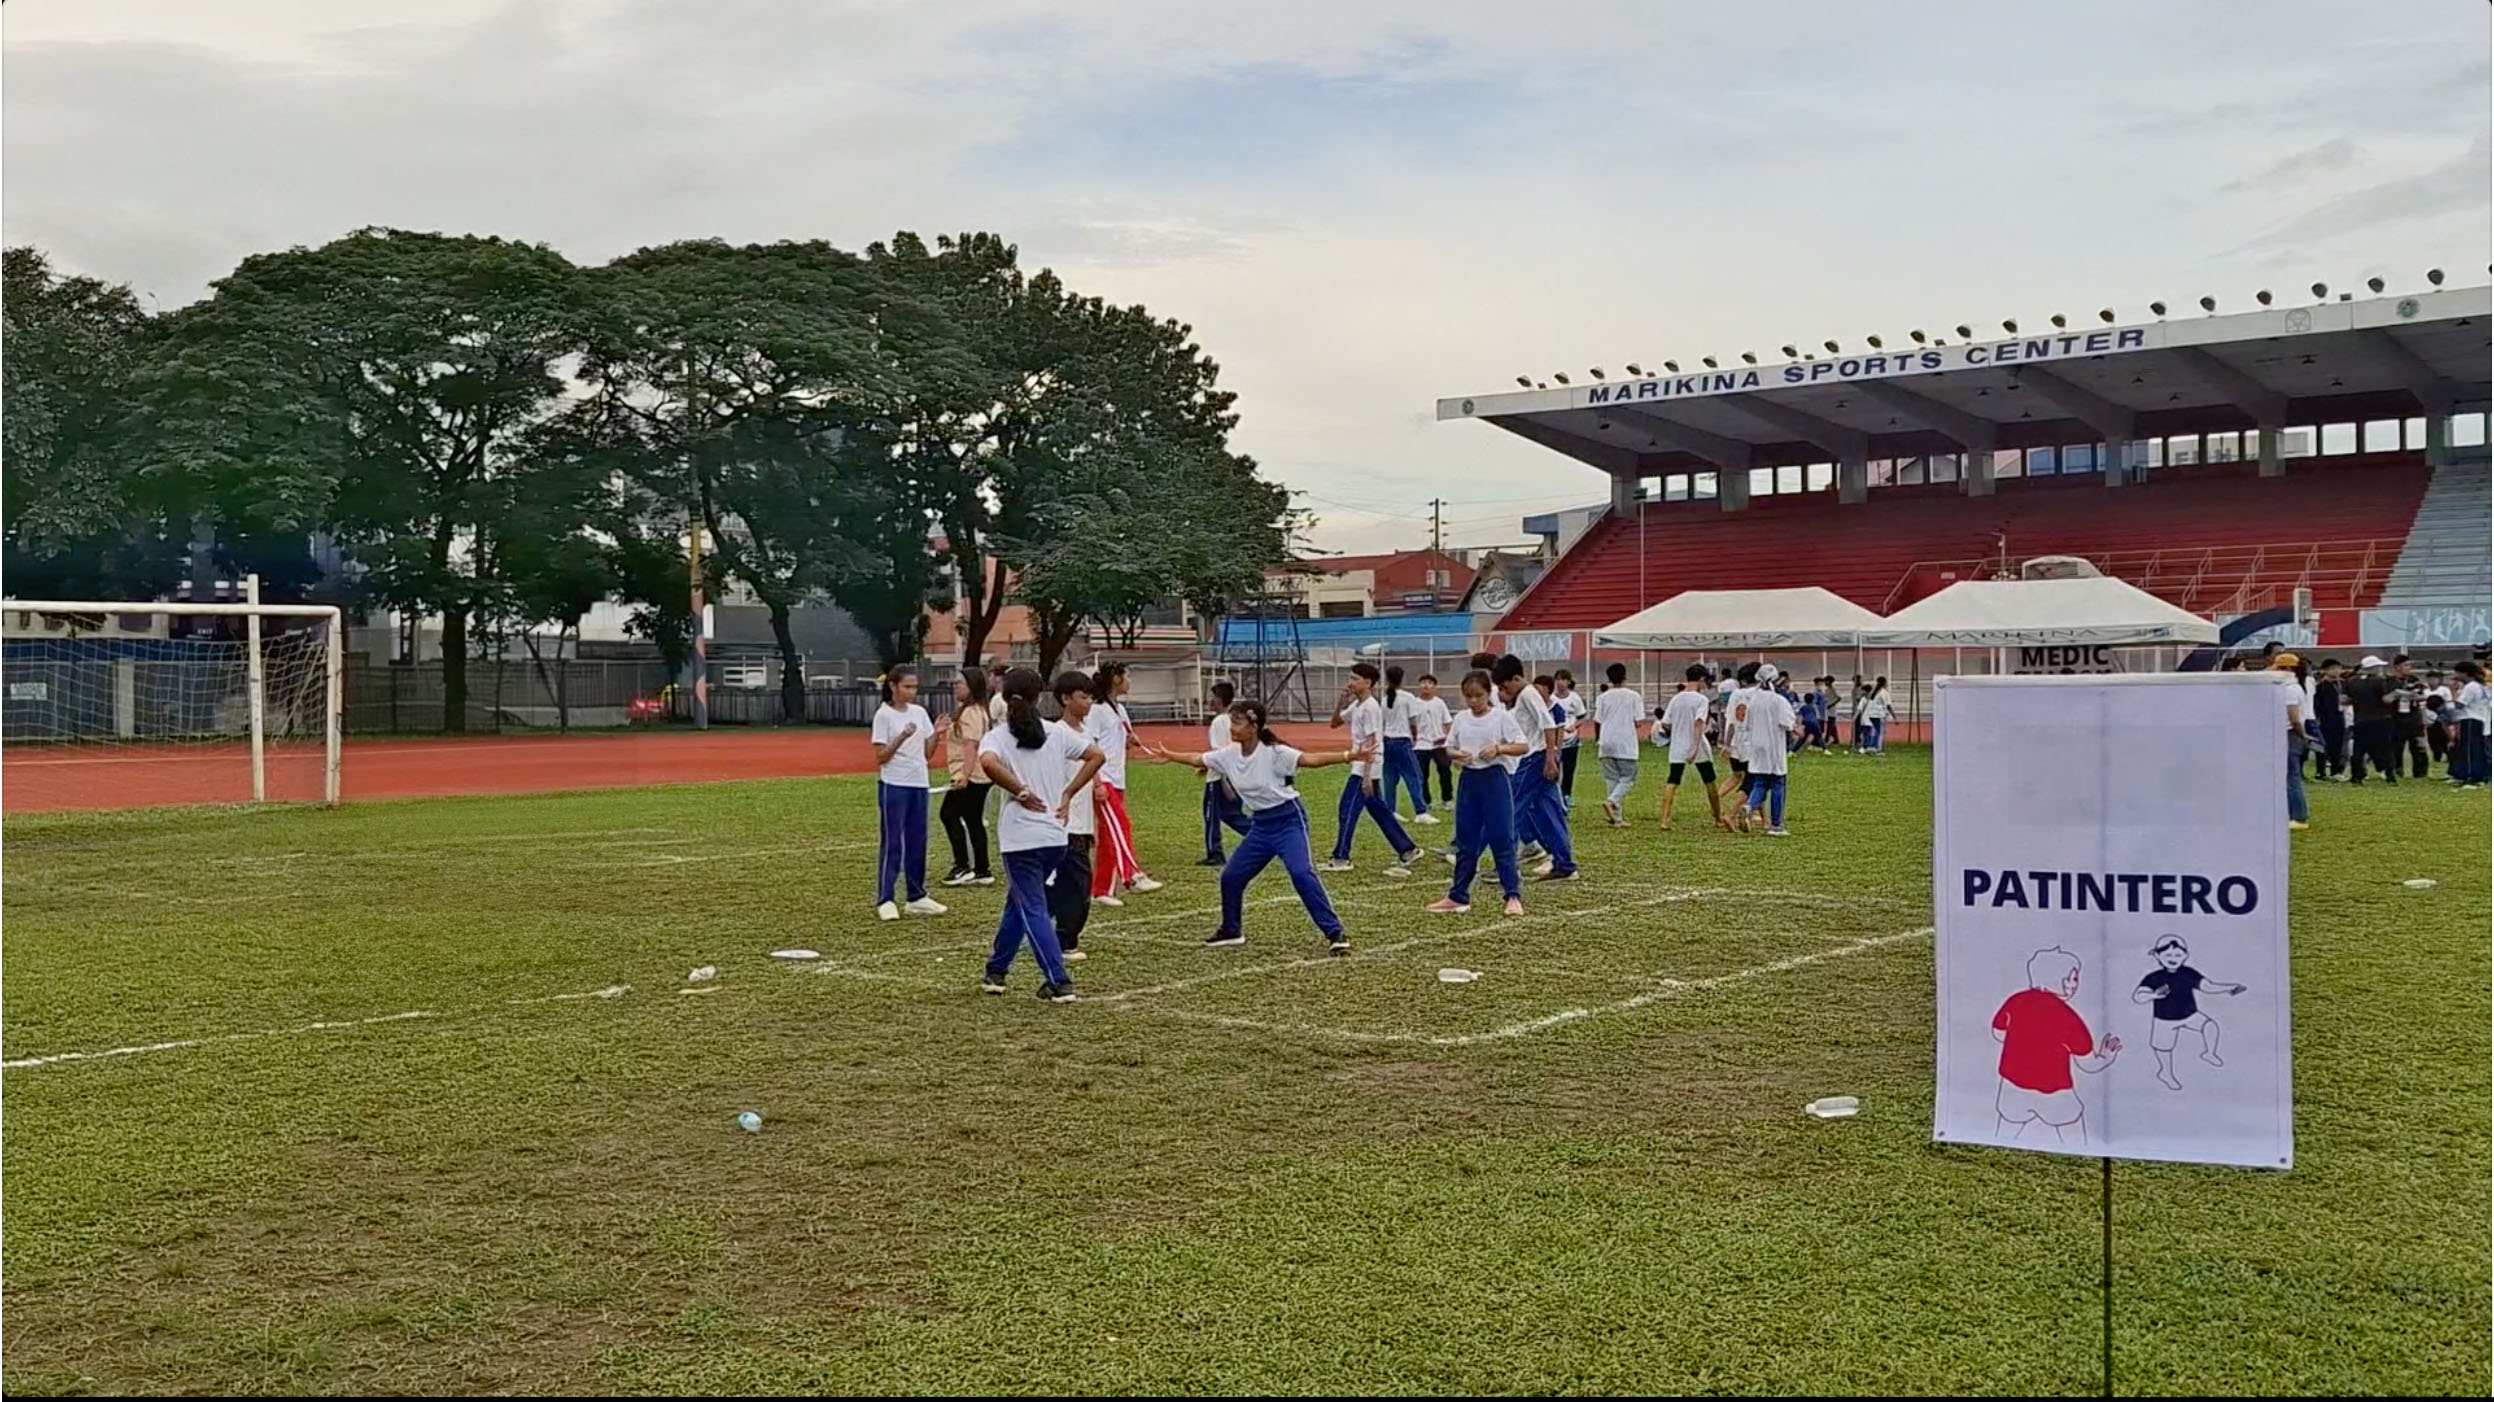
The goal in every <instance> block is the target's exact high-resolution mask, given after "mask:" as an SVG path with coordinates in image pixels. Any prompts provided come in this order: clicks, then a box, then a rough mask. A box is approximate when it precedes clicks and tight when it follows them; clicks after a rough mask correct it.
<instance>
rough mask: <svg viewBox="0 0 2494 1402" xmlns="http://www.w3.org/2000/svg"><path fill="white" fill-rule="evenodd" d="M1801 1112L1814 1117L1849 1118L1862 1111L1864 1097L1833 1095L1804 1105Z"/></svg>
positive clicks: (1823, 1118)
mask: <svg viewBox="0 0 2494 1402" xmlns="http://www.w3.org/2000/svg"><path fill="white" fill-rule="evenodd" d="M1801 1112H1802V1113H1803V1114H1805V1115H1808V1116H1810V1117H1811V1118H1813V1119H1820V1120H1849V1119H1852V1118H1853V1117H1854V1116H1856V1115H1858V1114H1860V1113H1862V1099H1861V1097H1860V1096H1856V1095H1831V1096H1828V1097H1827V1098H1825V1099H1823V1100H1813V1101H1811V1102H1810V1103H1809V1104H1807V1105H1804V1106H1802V1107H1801Z"/></svg>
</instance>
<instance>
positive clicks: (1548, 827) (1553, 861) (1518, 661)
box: [1490, 655, 1576, 881]
mask: <svg viewBox="0 0 2494 1402" xmlns="http://www.w3.org/2000/svg"><path fill="white" fill-rule="evenodd" d="M1490 677H1491V678H1492V680H1494V681H1496V682H1497V683H1498V692H1499V695H1501V696H1503V697H1505V698H1506V702H1507V709H1509V710H1511V711H1513V712H1515V720H1516V725H1517V726H1518V727H1519V728H1520V729H1522V730H1523V732H1524V737H1525V740H1526V741H1527V742H1528V743H1529V744H1531V745H1532V746H1533V748H1534V754H1532V755H1530V756H1527V757H1526V758H1524V759H1523V760H1521V761H1519V762H1518V763H1517V765H1516V768H1515V774H1514V781H1515V808H1516V837H1517V839H1518V840H1519V841H1522V840H1525V839H1530V840H1532V841H1534V842H1537V843H1539V844H1540V846H1541V849H1542V850H1543V851H1544V852H1546V853H1548V854H1549V856H1548V859H1547V860H1546V861H1544V862H1543V863H1542V865H1541V867H1540V868H1538V869H1537V870H1536V871H1535V873H1534V874H1535V875H1537V876H1539V877H1540V878H1541V879H1542V880H1544V881H1573V880H1575V879H1576V844H1575V842H1574V841H1573V840H1572V839H1571V837H1570V835H1569V833H1568V830H1567V808H1566V807H1565V806H1564V805H1563V804H1561V803H1560V802H1559V723H1558V721H1557V720H1556V719H1555V718H1554V717H1552V716H1551V714H1550V707H1549V706H1548V705H1547V704H1546V703H1545V702H1544V701H1543V700H1542V697H1541V692H1540V690H1539V689H1538V688H1537V687H1535V686H1533V685H1532V684H1531V683H1529V682H1527V681H1525V679H1524V659H1522V658H1520V657H1516V656H1513V655H1509V656H1506V657H1501V658H1499V659H1498V667H1497V669H1496V670H1495V671H1493V672H1491V673H1490Z"/></svg>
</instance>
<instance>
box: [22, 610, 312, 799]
mask: <svg viewBox="0 0 2494 1402" xmlns="http://www.w3.org/2000/svg"><path fill="white" fill-rule="evenodd" d="M254 592H256V591H254ZM343 643H344V639H343V637H342V636H341V620H340V618H339V615H338V610H337V609H335V608H330V607H325V606H315V605H303V604H253V603H233V604H166V603H114V602H108V601H107V602H99V601H74V600H73V601H56V600H42V601H24V600H16V599H0V806H4V807H5V808H6V810H7V811H8V812H12V813H26V812H39V811H45V810H54V809H67V808H143V807H150V806H154V805H158V804H182V803H252V802H300V803H335V802H337V799H338V760H339V754H338V742H339V722H340V719H341V711H342V709H343V700H344V695H343V686H342V681H343V677H342V672H341V666H342V662H343V658H342V654H341V651H340V649H341V647H342V645H343Z"/></svg>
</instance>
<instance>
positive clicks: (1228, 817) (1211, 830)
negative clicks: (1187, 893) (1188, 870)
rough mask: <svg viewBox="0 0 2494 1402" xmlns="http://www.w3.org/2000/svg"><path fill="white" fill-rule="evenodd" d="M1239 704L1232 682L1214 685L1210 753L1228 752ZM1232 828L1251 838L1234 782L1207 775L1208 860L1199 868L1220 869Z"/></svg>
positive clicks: (1208, 740) (1208, 730)
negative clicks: (1224, 837)
mask: <svg viewBox="0 0 2494 1402" xmlns="http://www.w3.org/2000/svg"><path fill="white" fill-rule="evenodd" d="M1236 700H1238V688H1237V687H1235V686H1232V685H1230V684H1229V683H1228V682H1214V683H1213V684H1212V718H1211V721H1210V723H1209V724H1208V725H1207V726H1206V728H1205V732H1204V748H1205V749H1206V750H1207V751H1210V750H1220V749H1227V748H1228V747H1229V743H1230V705H1231V703H1232V702H1235V701H1236ZM1225 827H1226V828H1228V829H1230V830H1231V831H1233V832H1235V833H1237V834H1238V835H1239V836H1241V837H1245V836H1246V835H1247V810H1246V809H1245V808H1243V807H1241V806H1240V805H1239V802H1238V795H1237V794H1235V793H1233V792H1231V791H1230V781H1229V780H1227V779H1224V778H1222V777H1221V776H1220V775H1218V774H1214V773H1212V772H1210V771H1206V772H1205V774H1204V859H1203V860H1202V861H1200V862H1197V863H1196V865H1197V866H1207V867H1217V866H1219V865H1221V863H1222V856H1221V829H1223V828H1225Z"/></svg>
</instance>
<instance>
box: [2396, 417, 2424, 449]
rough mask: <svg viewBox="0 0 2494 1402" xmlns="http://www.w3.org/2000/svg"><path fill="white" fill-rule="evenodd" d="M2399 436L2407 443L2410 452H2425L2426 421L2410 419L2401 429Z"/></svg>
mask: <svg viewBox="0 0 2494 1402" xmlns="http://www.w3.org/2000/svg"><path fill="white" fill-rule="evenodd" d="M2399 436H2400V438H2402V439H2404V440H2405V441H2406V443H2407V446H2408V450H2409V451H2410V452H2418V453H2421V452H2423V451H2424V450H2425V421H2424V420H2423V419H2409V420H2408V421H2407V422H2406V423H2405V424H2404V425H2403V426H2402V427H2401V428H2400V430H2399Z"/></svg>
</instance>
